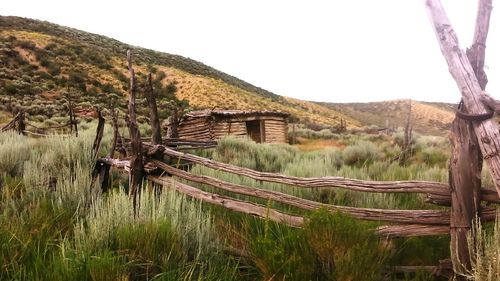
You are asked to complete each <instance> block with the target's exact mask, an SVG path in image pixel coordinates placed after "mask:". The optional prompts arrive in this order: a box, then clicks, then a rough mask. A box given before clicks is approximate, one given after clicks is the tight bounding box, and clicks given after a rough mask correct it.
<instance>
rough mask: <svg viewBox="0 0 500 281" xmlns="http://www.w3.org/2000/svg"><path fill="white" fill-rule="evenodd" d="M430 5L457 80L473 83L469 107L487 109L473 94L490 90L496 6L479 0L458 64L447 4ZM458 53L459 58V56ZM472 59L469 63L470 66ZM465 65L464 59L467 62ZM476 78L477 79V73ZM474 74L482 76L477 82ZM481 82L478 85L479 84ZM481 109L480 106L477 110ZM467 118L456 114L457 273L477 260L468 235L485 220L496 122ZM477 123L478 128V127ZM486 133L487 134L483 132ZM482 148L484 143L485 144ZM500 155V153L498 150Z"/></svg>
mask: <svg viewBox="0 0 500 281" xmlns="http://www.w3.org/2000/svg"><path fill="white" fill-rule="evenodd" d="M426 3H427V7H428V9H429V13H430V16H431V19H432V21H433V23H434V27H435V29H436V35H438V38H439V43H440V46H441V50H442V52H443V55H444V56H445V58H446V60H447V62H448V65H449V69H450V73H451V74H452V75H453V77H454V78H455V80H456V81H457V84H458V85H459V86H461V87H464V86H465V85H469V86H471V89H472V90H470V91H466V90H464V88H462V89H463V91H462V95H463V98H464V99H463V100H464V101H465V105H466V106H468V107H467V109H469V110H468V111H469V113H472V112H470V111H473V110H475V111H476V112H474V113H478V111H480V110H481V108H477V105H476V104H474V103H473V102H471V95H472V94H475V92H477V87H478V86H479V88H480V89H481V90H483V91H484V90H485V87H486V84H487V82H488V79H487V77H486V74H485V72H484V59H485V48H486V38H487V35H488V29H489V21H490V14H491V9H492V1H491V0H479V5H478V11H477V17H476V27H475V32H474V39H473V44H472V46H471V48H469V49H467V52H466V56H467V59H468V61H467V60H466V61H465V65H460V64H457V62H458V61H460V60H461V59H463V57H464V53H463V51H461V50H460V48H459V46H458V41H457V39H456V36H455V34H454V32H453V29H452V28H451V25H449V21H448V19H447V17H446V14H445V13H444V10H443V7H442V6H441V3H440V2H439V1H431V0H428V1H427V2H426ZM457 55H458V57H457ZM467 62H468V63H469V64H468V65H467ZM461 63H462V62H461ZM461 67H463V68H464V69H465V70H466V72H468V73H470V70H469V69H468V67H470V68H471V69H472V71H473V72H474V75H468V76H466V75H464V74H463V73H464V72H462V74H460V73H459V72H460V71H461V69H460V68H461ZM471 76H474V77H471ZM472 78H477V80H476V81H477V82H476V81H474V80H473V79H472ZM474 82H476V83H474ZM474 107H475V108H474ZM479 124H480V123H479V122H478V123H477V124H474V125H473V124H472V123H471V122H466V121H465V120H462V119H459V118H455V120H454V121H453V124H452V135H451V142H452V158H451V159H450V166H449V169H450V177H449V178H450V188H451V212H450V216H451V217H450V226H451V228H450V236H451V244H450V252H451V260H452V263H453V269H454V272H455V273H456V274H457V273H458V274H461V273H465V272H467V271H468V270H470V269H471V258H472V257H470V254H469V253H470V252H469V245H468V241H467V233H468V232H469V231H470V229H471V227H472V221H473V220H474V219H475V218H479V217H480V216H479V212H480V200H481V198H480V189H481V170H482V159H483V156H482V151H481V149H482V150H483V151H485V152H487V151H488V150H489V149H490V148H489V147H488V144H489V143H490V141H489V137H488V134H491V132H490V124H486V125H483V126H480V125H479ZM474 127H475V130H474ZM481 131H482V132H481ZM480 134H481V135H482V136H483V137H482V138H481V143H480V142H479V141H478V137H477V136H479V135H480ZM480 146H481V147H480ZM492 153H497V152H496V151H491V152H490V155H489V156H488V155H487V156H488V157H485V158H486V159H488V158H491V157H492V156H493V155H494V154H492ZM497 155H498V154H497ZM489 162H490V163H489V166H490V171H491V173H492V176H495V175H498V174H497V167H496V166H497V165H498V159H495V160H493V159H492V161H489ZM494 182H495V186H496V188H497V191H500V189H499V182H498V179H496V180H494ZM456 278H457V280H465V278H464V277H462V276H456Z"/></svg>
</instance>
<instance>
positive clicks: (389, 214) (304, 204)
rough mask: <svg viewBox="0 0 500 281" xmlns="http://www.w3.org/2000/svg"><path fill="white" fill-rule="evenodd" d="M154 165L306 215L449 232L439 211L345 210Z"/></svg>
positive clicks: (173, 173)
mask: <svg viewBox="0 0 500 281" xmlns="http://www.w3.org/2000/svg"><path fill="white" fill-rule="evenodd" d="M151 163H153V164H154V165H155V166H157V167H158V168H160V169H162V170H164V171H165V172H167V173H169V174H171V175H174V176H177V177H180V178H182V179H186V180H189V181H192V182H196V183H202V184H207V185H210V186H212V187H215V188H218V189H222V190H225V191H229V192H233V193H237V194H243V195H248V196H252V197H256V198H262V199H267V200H273V201H275V202H279V203H282V204H286V205H289V206H293V207H296V208H299V209H302V210H306V211H314V210H318V209H320V208H326V209H328V210H330V211H331V212H341V213H345V214H348V215H351V216H353V217H355V218H358V219H364V220H372V221H387V222H396V223H414V224H429V225H446V229H447V230H448V229H449V218H447V217H445V216H446V215H449V214H448V212H447V211H444V212H443V211H437V210H385V209H370V208H356V207H345V206H336V205H330V204H323V203H319V202H316V201H311V200H307V199H304V198H300V197H296V196H293V195H289V194H286V193H282V192H278V191H273V190H265V189H258V188H253V187H247V186H243V185H238V184H234V183H229V182H225V181H222V180H219V179H216V178H213V177H209V176H204V175H195V174H191V173H189V172H185V171H182V170H179V169H176V168H174V167H171V166H169V165H167V164H165V163H163V162H161V161H157V160H152V161H151ZM445 214H446V215H445ZM443 215H445V216H443Z"/></svg>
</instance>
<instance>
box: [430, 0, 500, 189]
mask: <svg viewBox="0 0 500 281" xmlns="http://www.w3.org/2000/svg"><path fill="white" fill-rule="evenodd" d="M425 3H426V7H427V11H428V13H429V18H430V20H431V22H432V25H433V27H434V31H435V33H436V36H437V39H438V43H439V46H440V48H441V52H442V54H443V56H444V57H445V59H446V62H447V63H448V69H449V71H450V73H451V75H452V76H453V78H454V79H455V82H456V83H457V86H458V88H459V89H460V92H461V94H462V99H463V102H464V105H465V108H466V109H467V111H468V113H469V114H484V113H488V112H489V111H488V109H487V108H486V107H485V106H484V105H483V103H482V102H481V96H482V95H483V91H482V89H481V86H480V84H479V82H478V79H477V78H476V75H475V73H474V70H473V68H472V66H471V64H470V62H469V60H468V59H467V56H466V54H465V52H464V51H463V50H462V49H461V48H460V45H459V43H458V39H457V36H456V34H455V31H454V30H453V28H452V26H451V23H450V21H449V19H448V16H447V15H446V13H445V11H444V9H443V6H442V4H441V1H439V0H425ZM474 132H475V134H476V136H477V138H478V139H479V146H480V147H481V152H482V154H483V157H484V159H485V160H486V163H487V164H488V168H489V170H490V173H491V178H492V180H493V183H494V184H495V188H496V190H497V192H498V193H499V194H500V154H499V151H498V150H499V148H500V133H499V131H498V127H497V125H496V124H495V123H494V122H493V121H492V120H486V121H483V122H474Z"/></svg>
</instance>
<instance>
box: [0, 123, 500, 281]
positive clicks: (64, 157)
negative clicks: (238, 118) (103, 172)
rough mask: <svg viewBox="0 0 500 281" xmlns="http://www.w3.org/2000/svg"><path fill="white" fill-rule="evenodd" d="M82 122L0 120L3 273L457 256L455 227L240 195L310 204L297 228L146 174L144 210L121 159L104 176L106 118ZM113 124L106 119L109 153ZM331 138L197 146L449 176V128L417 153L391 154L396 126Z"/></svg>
mask: <svg viewBox="0 0 500 281" xmlns="http://www.w3.org/2000/svg"><path fill="white" fill-rule="evenodd" d="M81 128H82V129H83V131H82V132H81V135H80V137H79V138H74V137H72V138H63V137H59V136H53V137H49V138H43V139H33V138H27V137H23V136H19V135H16V134H14V133H2V134H0V159H2V161H1V162H0V178H1V182H2V185H1V186H2V188H1V193H0V196H1V197H0V199H1V200H0V211H1V214H2V215H1V216H0V242H1V244H0V245H1V264H2V267H1V269H0V279H1V280H346V281H347V280H350V281H355V280H433V279H432V278H431V277H430V276H428V274H426V273H424V272H421V273H417V274H407V275H395V274H390V273H389V272H390V269H391V267H392V266H394V265H436V264H437V263H438V261H439V260H440V259H444V258H447V257H448V256H449V238H448V237H428V238H411V239H396V240H392V241H386V240H384V239H382V240H381V239H380V238H379V237H377V236H376V235H375V234H374V232H373V230H374V229H375V228H376V227H377V226H379V225H380V224H379V223H377V222H363V221H359V220H354V219H352V218H350V217H348V216H345V215H341V214H332V213H329V212H326V211H325V210H319V211H316V212H309V213H305V212H302V211H298V210H294V209H292V208H289V207H285V206H282V205H280V204H276V203H273V202H269V201H267V202H266V201H265V200H254V199H251V198H249V197H246V196H242V195H241V196H240V195H239V196H234V197H236V198H240V199H245V200H254V201H255V202H257V203H260V204H262V205H265V206H268V207H273V208H277V209H280V210H283V211H286V212H289V213H296V214H301V215H304V216H306V217H307V218H308V219H307V222H306V224H305V226H304V227H303V228H302V229H294V228H290V227H287V226H284V225H280V224H277V223H273V222H271V221H268V220H265V219H264V220H261V219H257V218H254V217H250V216H247V215H242V214H238V213H234V212H230V211H227V210H225V209H223V208H221V207H214V206H210V205H206V204H202V203H200V202H198V201H196V200H191V199H189V198H186V197H185V196H183V195H181V194H178V193H176V192H174V191H171V190H169V189H168V188H163V189H162V190H161V192H159V188H158V187H155V186H151V185H149V183H146V182H145V183H144V186H143V189H142V191H141V194H140V195H141V196H140V208H139V212H138V213H137V214H135V215H134V213H133V208H132V204H131V201H130V200H129V198H128V196H127V188H128V186H127V185H128V180H127V176H126V175H124V174H121V173H119V172H117V171H113V173H112V178H113V189H112V191H111V192H109V193H107V194H101V192H100V190H99V189H98V188H96V187H94V186H93V184H92V182H91V176H90V175H91V171H92V162H93V161H92V159H91V157H90V148H91V144H92V141H93V137H94V132H95V124H93V123H87V124H82V126H81ZM107 129H109V128H107ZM143 129H144V130H147V128H143ZM110 138H111V134H110V132H109V131H107V132H106V134H105V137H104V147H103V149H102V151H101V153H102V154H103V155H104V154H106V153H107V146H108V144H109V140H110ZM322 141H323V143H322V145H319V146H318V145H316V144H311V143H307V142H304V143H303V144H302V146H298V145H297V146H289V145H269V144H256V143H253V142H250V141H247V140H241V139H231V138H229V139H225V140H223V141H221V142H220V144H219V146H218V147H217V148H216V149H212V150H205V151H200V152H198V154H200V155H203V156H206V157H210V158H213V159H215V160H217V161H221V162H226V163H231V164H235V165H239V166H243V167H248V168H252V169H255V170H259V171H267V172H279V173H283V174H287V175H294V176H300V177H312V176H325V175H335V176H344V177H350V178H358V179H373V180H407V179H422V180H432V181H441V182H446V181H447V174H448V171H447V164H446V161H447V159H448V157H449V152H448V151H449V148H448V142H447V140H446V139H445V138H441V137H425V136H416V137H415V140H414V151H413V154H412V157H411V158H410V161H409V163H408V164H407V165H406V166H399V165H398V164H397V163H395V162H392V161H391V159H393V158H394V157H395V156H396V155H398V154H399V152H400V150H399V145H398V143H400V142H401V136H400V135H399V134H398V133H396V134H395V135H393V136H387V135H332V136H329V139H328V140H322ZM312 143H314V142H312ZM329 143H333V144H334V145H332V146H329ZM308 146H312V148H310V147H308ZM191 171H192V172H193V173H197V174H204V175H211V176H216V177H217V178H220V179H223V180H227V181H230V182H234V183H240V184H245V185H248V186H254V187H259V188H265V189H272V190H278V191H281V192H286V193H289V194H293V195H297V196H300V197H303V198H308V199H312V200H316V201H320V202H325V203H331V204H338V205H347V206H360V207H373V208H391V209H403V208H404V209H419V208H430V206H429V205H427V204H426V203H425V202H424V198H423V197H422V196H419V195H402V194H371V193H357V192H352V191H346V190H342V189H326V188H324V189H320V190H310V189H299V188H292V187H289V186H284V185H279V184H269V183H262V182H257V181H254V180H250V179H246V178H242V177H239V176H234V175H230V174H227V173H223V172H220V171H213V170H209V169H207V168H204V167H201V166H193V167H192V168H191ZM190 184H192V185H193V186H197V187H199V188H202V189H204V190H207V191H210V192H218V193H221V192H220V191H217V190H214V189H212V188H210V187H208V186H203V185H196V184H194V183H190ZM221 194H224V193H221ZM476 231H478V232H480V233H482V234H483V235H482V236H481V240H480V243H482V244H478V247H477V248H475V251H476V252H477V253H478V254H477V255H476V256H475V257H476V259H477V260H476V261H475V270H474V271H473V272H471V276H470V280H497V279H496V277H495V276H497V277H498V272H500V270H499V269H498V268H499V267H498V266H496V260H497V259H494V258H493V257H496V256H497V255H498V249H499V248H500V247H498V235H499V234H498V233H500V232H499V231H498V227H495V228H493V229H492V230H491V231H485V232H482V229H481V228H478V229H477V230H476ZM481 245H485V246H486V247H482V246H481ZM484 249H488V250H484ZM495 274H497V275H495ZM489 276H493V277H491V278H490V277H489ZM485 278H486V279H485ZM487 278H490V279H487ZM492 278H493V279H492Z"/></svg>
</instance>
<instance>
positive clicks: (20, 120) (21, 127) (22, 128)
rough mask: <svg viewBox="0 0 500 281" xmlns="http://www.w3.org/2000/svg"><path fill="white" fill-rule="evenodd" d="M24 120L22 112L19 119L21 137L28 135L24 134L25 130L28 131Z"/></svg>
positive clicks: (18, 127) (18, 131) (18, 125)
mask: <svg viewBox="0 0 500 281" xmlns="http://www.w3.org/2000/svg"><path fill="white" fill-rule="evenodd" d="M24 118H25V115H24V111H21V112H20V113H19V118H18V119H17V133H18V134H20V135H26V133H25V132H24V130H26V122H25V120H24Z"/></svg>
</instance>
